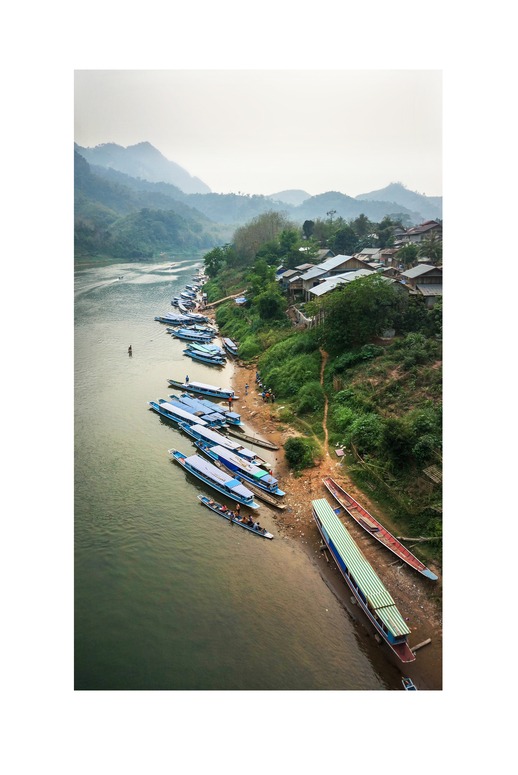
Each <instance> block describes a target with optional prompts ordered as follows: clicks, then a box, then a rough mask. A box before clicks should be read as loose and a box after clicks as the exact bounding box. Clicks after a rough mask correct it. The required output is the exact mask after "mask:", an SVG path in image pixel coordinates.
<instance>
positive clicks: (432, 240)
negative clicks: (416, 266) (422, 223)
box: [419, 231, 442, 266]
mask: <svg viewBox="0 0 518 775" xmlns="http://www.w3.org/2000/svg"><path fill="white" fill-rule="evenodd" d="M419 256H420V258H428V259H430V261H431V262H432V264H433V265H434V266H437V264H438V263H440V261H441V259H442V239H440V238H439V237H438V236H437V233H436V232H435V231H432V232H431V233H430V235H429V236H428V237H426V239H424V240H423V241H422V242H421V244H420V245H419Z"/></svg>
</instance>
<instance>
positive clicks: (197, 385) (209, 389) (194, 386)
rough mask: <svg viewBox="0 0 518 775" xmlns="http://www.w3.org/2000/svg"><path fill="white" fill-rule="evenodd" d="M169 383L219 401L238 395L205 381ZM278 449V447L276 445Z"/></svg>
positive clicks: (234, 397)
mask: <svg viewBox="0 0 518 775" xmlns="http://www.w3.org/2000/svg"><path fill="white" fill-rule="evenodd" d="M167 381H168V382H169V384H170V385H172V386H173V387H176V388H181V389H182V390H186V391H187V392H188V393H199V394H200V395H204V396H212V397H213V398H218V399H219V400H220V401H228V399H229V396H231V397H232V400H233V401H237V399H238V398H239V396H236V394H235V392H234V391H233V390H230V389H229V390H227V389H225V388H220V387H217V385H207V384H205V382H178V381H177V380H175V379H168V380H167ZM276 449H278V447H276Z"/></svg>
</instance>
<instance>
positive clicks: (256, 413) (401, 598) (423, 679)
mask: <svg viewBox="0 0 518 775" xmlns="http://www.w3.org/2000/svg"><path fill="white" fill-rule="evenodd" d="M247 383H248V395H247V396H246V395H245V384H247ZM232 386H233V388H234V390H235V391H236V393H237V395H239V396H240V399H239V401H238V406H237V407H236V411H238V412H240V414H241V415H242V420H243V422H244V423H245V425H246V426H248V429H249V430H252V431H253V432H256V433H257V434H258V435H260V436H264V438H266V439H268V440H270V441H273V442H274V443H275V444H277V445H278V446H279V450H278V452H275V460H272V463H274V473H275V476H276V478H277V479H279V482H280V484H281V487H282V488H283V489H284V490H285V491H286V496H285V497H284V498H283V499H282V502H283V504H285V505H286V507H287V508H286V509H285V510H284V511H277V510H276V509H271V510H270V509H269V512H271V514H272V518H273V520H274V521H275V524H276V525H277V526H278V529H279V531H280V533H281V534H282V536H283V537H284V538H285V539H286V540H291V541H295V542H297V543H298V544H299V546H300V547H301V548H302V550H303V551H304V552H305V553H306V554H307V556H308V558H309V559H310V561H311V562H312V563H313V564H314V565H316V566H317V567H318V569H319V571H320V574H321V576H322V578H323V580H324V581H325V583H326V584H327V585H328V586H329V587H330V589H331V590H332V591H333V592H334V594H335V595H336V597H337V598H338V599H339V600H340V602H341V603H342V604H343V606H344V608H345V609H346V610H347V611H348V612H349V614H350V615H351V616H352V617H353V619H354V620H355V621H356V623H357V626H358V627H359V630H360V631H361V632H360V637H361V638H362V640H363V639H367V640H371V641H372V643H373V644H374V646H375V647H377V648H378V649H379V651H380V652H382V653H383V656H384V657H385V658H386V660H387V662H388V663H389V664H391V665H392V667H393V668H394V669H397V670H399V671H400V672H401V674H402V675H404V676H408V677H410V678H412V680H413V681H414V683H415V685H416V686H417V688H418V689H425V690H426V689H427V690H440V689H441V688H442V613H441V610H440V587H438V586H437V585H441V583H442V582H441V577H440V576H439V581H436V582H433V581H430V580H428V579H426V578H424V577H421V576H420V575H419V574H417V573H416V572H415V571H413V570H412V569H411V568H409V567H407V566H406V565H404V564H403V563H399V562H395V561H394V555H393V554H392V553H391V552H389V550H387V549H385V548H384V547H382V546H381V545H380V544H379V543H378V542H377V541H374V540H373V539H372V538H371V537H369V536H368V535H367V534H366V533H365V532H364V531H362V530H361V528H359V527H358V526H357V524H356V523H355V522H354V520H352V519H351V518H350V517H349V516H348V515H347V514H346V513H344V512H343V511H342V513H341V515H340V518H341V519H342V521H343V523H344V525H345V527H346V528H347V529H348V530H349V532H350V533H351V535H352V536H353V538H354V539H355V541H356V542H357V543H358V545H359V547H360V549H361V551H362V552H363V554H364V555H365V557H366V558H367V560H368V561H369V562H370V563H371V564H372V566H373V568H374V569H375V570H376V572H377V574H378V575H379V577H380V579H381V580H382V582H383V583H384V584H385V585H386V587H387V589H388V590H389V592H390V594H391V595H392V597H393V598H394V600H395V602H396V605H397V606H398V608H399V610H400V611H401V614H402V615H403V617H405V619H407V620H408V621H407V623H408V626H409V628H410V630H411V635H410V636H409V639H408V640H409V644H410V647H413V646H416V645H417V644H418V643H422V642H423V641H425V640H427V639H428V638H431V643H430V644H429V645H427V646H426V647H424V648H423V649H421V650H419V651H418V652H417V654H416V661H415V662H413V663H412V664H410V665H408V666H405V665H403V663H401V662H399V660H398V659H397V657H395V656H394V655H393V654H392V652H391V651H390V649H389V648H388V647H387V646H386V645H385V644H382V645H380V646H378V645H377V644H376V643H375V642H374V630H373V628H372V626H371V625H370V623H369V622H368V620H367V618H366V617H365V616H364V614H363V612H362V611H360V610H359V609H358V606H356V605H353V604H352V602H351V598H352V595H351V594H350V591H349V589H348V587H347V585H346V584H345V582H344V581H343V578H342V576H341V574H340V571H339V570H338V569H337V568H336V565H335V563H334V561H333V560H332V558H331V559H330V561H329V562H327V560H326V557H325V554H324V553H323V552H322V551H321V550H320V548H319V547H320V546H321V544H322V539H321V537H320V534H319V532H318V530H317V527H316V525H315V522H314V520H313V517H312V514H311V501H312V500H314V499H316V498H327V499H328V500H329V501H331V500H332V499H331V496H330V495H329V492H328V491H327V489H326V488H325V487H324V485H323V483H322V478H323V477H324V476H332V477H333V479H335V480H336V481H337V482H338V483H339V484H340V485H341V486H342V487H343V488H344V489H346V490H347V491H348V492H350V493H351V495H353V497H355V498H357V500H358V501H359V502H360V503H362V504H363V505H364V506H365V507H366V508H367V510H368V511H370V512H371V513H372V514H373V516H375V517H376V518H379V519H380V521H381V522H382V523H384V524H386V525H387V527H389V529H390V522H389V520H387V518H386V515H384V514H383V512H382V511H381V510H380V508H379V507H378V506H377V504H376V503H375V502H374V501H372V500H371V499H370V498H369V497H368V496H367V495H366V494H365V493H364V492H361V491H359V490H358V489H357V488H356V487H355V485H354V484H353V482H352V481H351V479H350V478H349V477H348V476H347V473H346V468H345V467H344V465H343V464H342V465H341V464H340V461H338V459H337V460H334V459H333V458H331V456H330V454H329V452H328V451H326V454H325V455H324V457H323V459H321V460H320V461H319V462H317V465H316V466H315V467H314V468H311V469H308V470H306V471H304V472H303V475H302V476H301V477H296V476H294V474H293V473H292V472H291V471H290V469H289V468H288V466H287V464H286V461H285V457H284V451H283V445H284V443H285V442H286V440H287V438H289V436H296V435H299V434H298V433H297V431H295V430H294V429H293V428H290V427H289V426H288V427H285V428H284V430H279V428H280V427H284V426H279V421H278V419H277V416H276V412H277V410H278V409H279V408H280V406H282V402H281V404H280V406H279V405H278V404H275V405H274V407H272V405H271V404H265V403H263V401H262V398H261V395H260V393H259V392H258V391H257V390H256V382H255V365H254V364H252V365H245V364H243V363H241V362H239V361H237V362H236V363H235V369H234V375H233V380H232ZM261 454H262V453H261ZM267 508H268V507H267V506H265V505H264V504H263V506H261V510H263V509H264V510H266V509H267ZM263 513H264V512H263ZM430 567H431V569H432V570H433V571H434V572H436V573H437V575H439V570H438V569H437V568H435V567H434V566H433V564H430Z"/></svg>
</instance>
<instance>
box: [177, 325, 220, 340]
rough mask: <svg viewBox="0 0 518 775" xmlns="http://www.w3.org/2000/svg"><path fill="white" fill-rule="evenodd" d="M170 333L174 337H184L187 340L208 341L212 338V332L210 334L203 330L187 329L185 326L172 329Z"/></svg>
mask: <svg viewBox="0 0 518 775" xmlns="http://www.w3.org/2000/svg"><path fill="white" fill-rule="evenodd" d="M171 333H172V335H173V336H174V338H175V339H184V340H186V341H188V342H200V343H201V342H208V343H210V342H211V341H212V339H213V338H214V334H210V333H208V332H205V331H203V332H202V331H189V330H188V329H186V328H180V329H178V331H172V332H171Z"/></svg>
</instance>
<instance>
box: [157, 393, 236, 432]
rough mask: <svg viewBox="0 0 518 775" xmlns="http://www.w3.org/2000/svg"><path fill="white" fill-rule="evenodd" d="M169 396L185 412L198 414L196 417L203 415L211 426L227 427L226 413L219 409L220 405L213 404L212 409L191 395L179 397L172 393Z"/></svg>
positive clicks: (174, 404)
mask: <svg viewBox="0 0 518 775" xmlns="http://www.w3.org/2000/svg"><path fill="white" fill-rule="evenodd" d="M169 398H170V399H171V403H172V404H173V406H179V407H180V409H183V410H184V411H185V412H190V413H191V414H194V415H196V417H202V418H203V419H204V420H205V422H206V423H207V425H208V427H209V428H226V425H225V415H224V414H223V413H222V412H219V411H218V409H219V407H218V406H214V405H212V407H211V408H210V409H207V407H205V406H203V404H201V403H200V402H199V401H198V400H196V399H195V398H191V397H190V396H181V397H180V398H178V397H177V396H173V395H170V396H169Z"/></svg>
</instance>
